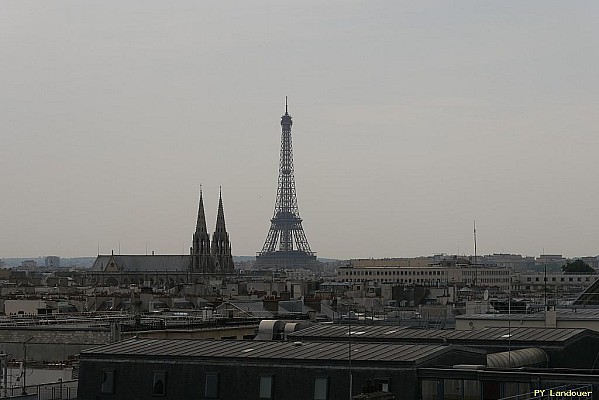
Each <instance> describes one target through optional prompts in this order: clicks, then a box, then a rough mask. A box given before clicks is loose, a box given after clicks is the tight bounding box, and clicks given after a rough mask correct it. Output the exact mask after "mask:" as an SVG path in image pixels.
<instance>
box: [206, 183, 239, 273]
mask: <svg viewBox="0 0 599 400" xmlns="http://www.w3.org/2000/svg"><path fill="white" fill-rule="evenodd" d="M211 249H212V256H213V259H214V271H215V272H233V270H234V266H233V256H232V254H231V243H230V242H229V234H228V233H227V228H226V226H225V211H224V209H223V194H222V189H219V194H218V214H217V215H216V229H215V231H214V234H213V235H212V246H211Z"/></svg>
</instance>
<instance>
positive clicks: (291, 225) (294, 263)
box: [254, 97, 318, 268]
mask: <svg viewBox="0 0 599 400" xmlns="http://www.w3.org/2000/svg"><path fill="white" fill-rule="evenodd" d="M292 124H293V122H292V121H291V115H289V112H288V111H287V97H285V115H283V116H282V117H281V159H280V161H279V184H278V187H277V200H276V202H275V211H274V214H273V217H272V219H271V220H270V230H269V231H268V235H266V240H265V241H264V246H263V247H262V251H261V252H259V253H258V254H257V255H256V263H255V264H254V266H255V267H281V268H300V267H314V266H316V265H318V262H317V261H316V253H315V252H313V251H312V250H310V245H309V244H308V239H306V234H305V233H304V228H302V219H301V218H300V214H299V209H298V207H297V197H296V194H295V177H294V175H293V145H292V143H291V125H292Z"/></svg>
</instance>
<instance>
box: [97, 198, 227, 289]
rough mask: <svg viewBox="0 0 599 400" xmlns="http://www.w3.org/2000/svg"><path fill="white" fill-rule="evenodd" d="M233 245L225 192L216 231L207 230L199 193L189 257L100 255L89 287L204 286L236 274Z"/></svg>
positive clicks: (219, 205)
mask: <svg viewBox="0 0 599 400" xmlns="http://www.w3.org/2000/svg"><path fill="white" fill-rule="evenodd" d="M234 273H235V266H234V264H233V255H232V253H231V242H230V240H229V233H228V232H227V228H226V225H225V212H224V208H223V200H222V193H220V194H219V200H218V212H217V216H216V228H215V230H214V233H213V234H212V240H211V238H210V234H209V233H208V230H207V228H206V215H205V213H204V199H203V195H202V192H201V191H200V201H199V208H198V218H197V222H196V229H195V232H194V234H193V239H192V245H191V247H190V251H189V255H154V254H152V255H115V254H114V252H113V253H112V254H110V255H98V257H97V258H96V261H95V262H94V265H93V266H92V268H91V269H90V271H89V272H88V274H87V279H86V284H92V285H107V286H117V285H129V284H137V285H150V286H158V287H166V288H170V287H173V286H175V285H178V284H188V283H203V284H207V283H208V281H209V280H210V279H215V278H218V277H221V278H222V277H224V276H226V275H230V274H234Z"/></svg>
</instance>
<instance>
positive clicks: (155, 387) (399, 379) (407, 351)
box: [78, 339, 486, 400]
mask: <svg viewBox="0 0 599 400" xmlns="http://www.w3.org/2000/svg"><path fill="white" fill-rule="evenodd" d="M350 348H351V361H350V358H349V354H350ZM485 362H486V355H485V352H484V351H481V350H476V349H466V348H462V347H455V346H445V345H422V344H399V343H394V344H390V343H354V344H348V343H346V342H305V343H295V342H272V341H265V342H259V341H227V340H225V341H211V340H149V339H133V340H127V341H123V342H118V343H113V344H109V345H105V346H100V347H96V348H94V349H89V350H85V351H83V352H82V353H81V355H80V370H79V387H78V396H79V397H78V398H79V399H81V400H85V399H90V400H91V399H94V400H95V399H98V398H110V399H126V400H129V399H133V398H150V397H162V398H166V399H194V398H196V399H220V400H228V399H230V400H243V399H258V398H259V399H318V400H327V399H347V398H349V397H350V393H349V382H350V380H349V376H350V374H351V377H352V380H351V382H352V383H353V384H352V393H353V394H358V393H360V392H361V390H362V387H367V386H372V384H373V382H377V384H378V387H379V388H380V390H381V391H383V392H389V393H392V394H394V395H395V398H396V399H410V400H412V399H418V398H420V397H421V394H420V384H419V382H418V377H417V369H418V368H420V367H440V366H452V365H455V364H478V365H484V364H485Z"/></svg>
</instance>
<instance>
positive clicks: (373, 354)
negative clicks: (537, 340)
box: [81, 339, 476, 364]
mask: <svg viewBox="0 0 599 400" xmlns="http://www.w3.org/2000/svg"><path fill="white" fill-rule="evenodd" d="M351 347H352V361H356V362H359V361H382V362H392V363H408V364H414V363H416V364H418V363H420V362H424V361H426V360H428V359H430V358H432V357H436V356H440V355H442V354H444V353H446V352H447V351H451V350H452V347H451V346H441V345H423V344H396V343H394V344H390V343H357V342H352V344H351ZM462 351H470V352H476V351H472V350H463V349H462ZM81 357H82V358H86V357H92V358H97V357H100V358H102V357H106V358H110V359H112V358H118V357H152V358H154V359H156V358H169V357H173V358H178V357H186V358H210V359H219V358H221V359H222V358H228V359H231V358H234V359H273V360H274V359H277V360H285V359H293V360H303V361H311V360H330V361H343V360H347V359H348V343H347V342H304V343H302V344H297V343H293V342H256V341H229V340H222V341H218V340H164V339H131V340H126V341H122V342H117V343H112V344H108V345H103V346H99V347H95V348H92V349H87V350H83V351H82V353H81Z"/></svg>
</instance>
